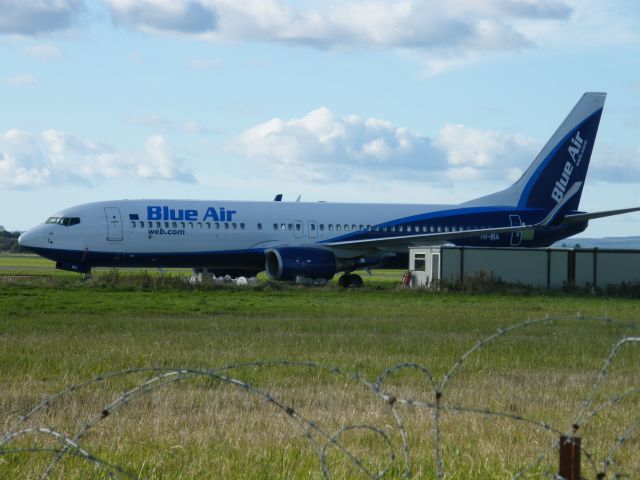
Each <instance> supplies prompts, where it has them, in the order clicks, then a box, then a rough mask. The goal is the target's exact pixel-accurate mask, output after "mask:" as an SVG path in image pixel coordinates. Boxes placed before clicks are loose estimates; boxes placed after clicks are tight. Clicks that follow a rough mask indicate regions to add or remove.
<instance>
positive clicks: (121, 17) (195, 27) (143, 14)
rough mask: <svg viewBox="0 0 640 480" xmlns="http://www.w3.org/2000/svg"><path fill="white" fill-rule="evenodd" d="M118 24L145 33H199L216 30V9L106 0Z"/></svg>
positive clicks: (187, 1)
mask: <svg viewBox="0 0 640 480" xmlns="http://www.w3.org/2000/svg"><path fill="white" fill-rule="evenodd" d="M107 3H108V4H109V7H110V11H111V18H112V19H113V21H114V22H115V23H117V24H121V25H126V26H129V27H133V28H136V29H139V30H142V31H147V32H174V33H202V32H206V31H211V30H213V29H215V28H216V20H217V19H216V13H215V9H214V8H213V7H212V6H210V5H207V2H204V1H200V0H107Z"/></svg>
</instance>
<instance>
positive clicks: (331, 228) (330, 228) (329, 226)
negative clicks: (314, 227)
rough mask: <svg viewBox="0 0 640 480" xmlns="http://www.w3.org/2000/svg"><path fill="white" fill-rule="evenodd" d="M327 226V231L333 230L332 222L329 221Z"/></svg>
mask: <svg viewBox="0 0 640 480" xmlns="http://www.w3.org/2000/svg"><path fill="white" fill-rule="evenodd" d="M327 228H329V231H333V223H330V224H329V225H328V226H327Z"/></svg>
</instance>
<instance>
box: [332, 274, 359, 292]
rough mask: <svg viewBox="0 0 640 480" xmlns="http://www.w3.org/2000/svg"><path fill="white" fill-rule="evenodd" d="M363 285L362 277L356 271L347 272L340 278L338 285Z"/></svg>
mask: <svg viewBox="0 0 640 480" xmlns="http://www.w3.org/2000/svg"><path fill="white" fill-rule="evenodd" d="M363 285H364V282H363V281H362V277H361V276H360V275H358V274H355V273H345V274H344V275H342V276H341V277H340V278H339V279H338V286H340V287H342V288H360V287H362V286H363Z"/></svg>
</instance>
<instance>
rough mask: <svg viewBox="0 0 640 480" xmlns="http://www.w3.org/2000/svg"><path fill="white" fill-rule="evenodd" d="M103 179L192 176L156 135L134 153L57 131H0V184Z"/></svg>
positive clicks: (22, 185)
mask: <svg viewBox="0 0 640 480" xmlns="http://www.w3.org/2000/svg"><path fill="white" fill-rule="evenodd" d="M108 178H129V179H131V178H134V179H135V178H137V179H144V180H171V181H180V182H192V181H194V178H193V175H192V174H191V173H190V171H189V169H188V168H187V167H186V166H185V165H184V161H183V160H181V159H180V158H178V157H177V156H176V155H175V153H174V152H173V151H172V149H171V147H170V145H169V143H168V142H167V140H166V139H165V138H164V137H163V136H162V135H154V136H152V137H149V138H148V139H147V141H146V143H145V145H144V149H143V150H142V151H140V152H122V151H118V150H117V149H116V148H115V147H113V146H111V145H108V144H105V143H100V142H96V141H94V140H90V139H85V138H80V137H76V136H73V135H70V134H68V133H65V132H61V131H59V130H45V131H44V132H42V134H40V135H34V134H31V133H29V132H25V131H21V130H17V129H11V130H8V131H6V132H4V133H0V187H9V188H32V187H39V186H45V185H60V184H67V183H84V184H87V185H91V184H95V183H96V182H99V181H101V180H103V179H108Z"/></svg>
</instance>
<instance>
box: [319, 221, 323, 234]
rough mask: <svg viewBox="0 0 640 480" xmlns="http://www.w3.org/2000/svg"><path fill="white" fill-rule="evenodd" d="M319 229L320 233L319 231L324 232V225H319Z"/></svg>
mask: <svg viewBox="0 0 640 480" xmlns="http://www.w3.org/2000/svg"><path fill="white" fill-rule="evenodd" d="M319 228H320V231H321V232H324V223H321V224H320V225H319Z"/></svg>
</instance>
